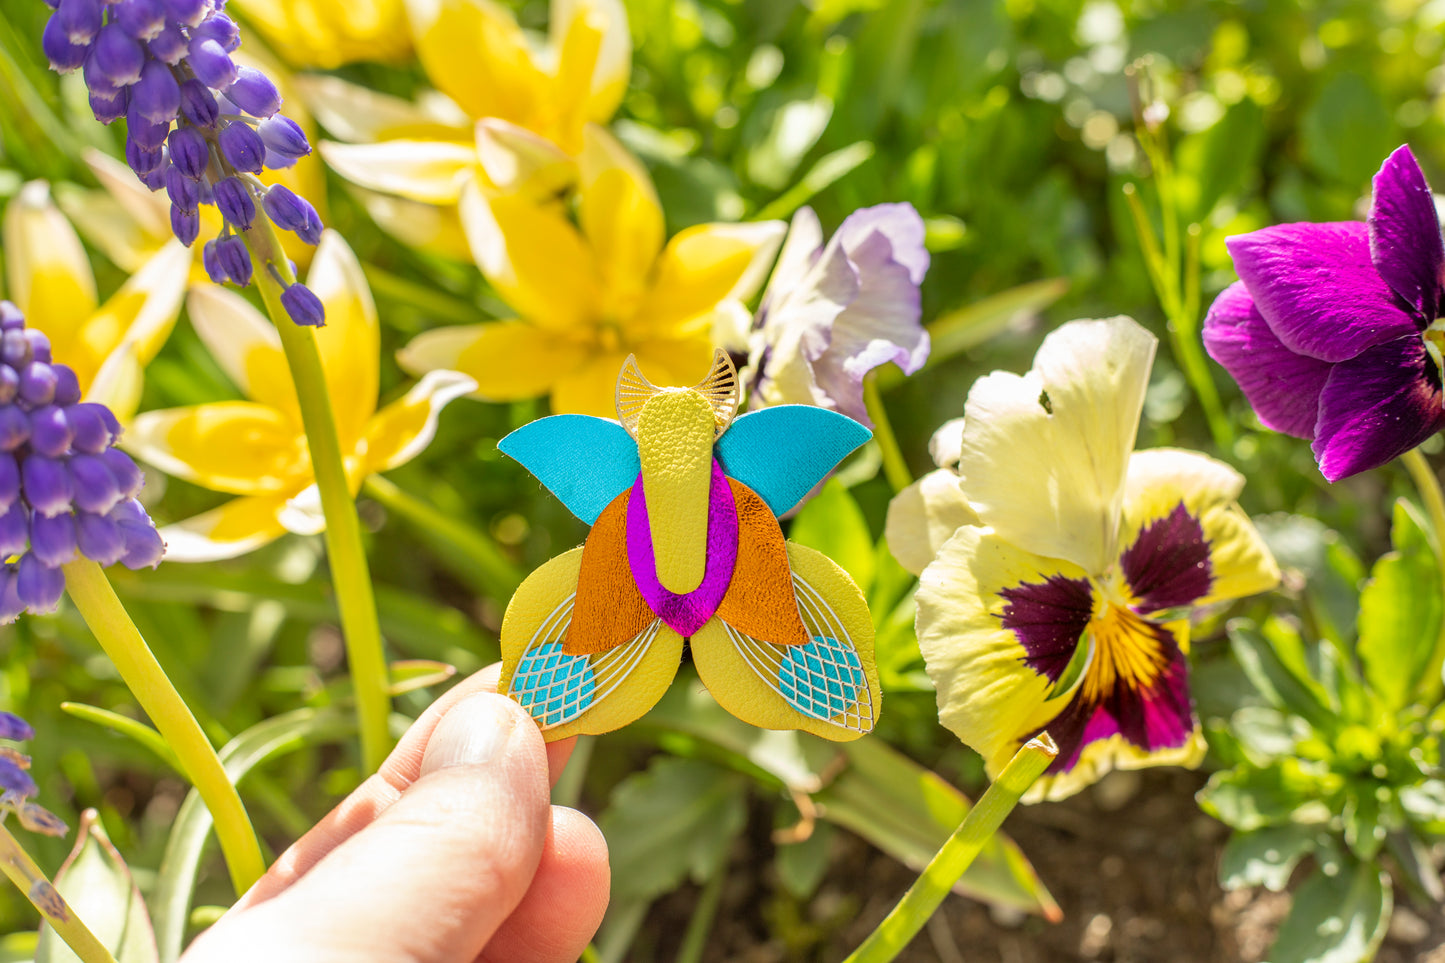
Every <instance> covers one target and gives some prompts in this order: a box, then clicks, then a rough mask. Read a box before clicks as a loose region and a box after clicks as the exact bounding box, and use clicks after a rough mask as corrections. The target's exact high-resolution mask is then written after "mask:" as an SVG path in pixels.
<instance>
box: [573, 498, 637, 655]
mask: <svg viewBox="0 0 1445 963" xmlns="http://www.w3.org/2000/svg"><path fill="white" fill-rule="evenodd" d="M631 497H632V492H631V490H628V491H625V492H623V493H622V494H621V495H618V496H617V497H616V498H615V499H613V501H612V504H611V505H608V506H607V509H606V511H604V512H603V513H602V514H601V515H600V516H598V518H597V524H596V525H593V526H592V531H591V532H589V533H588V535H587V542H586V544H584V545H583V546H582V568H581V570H580V572H579V573H578V576H577V601H576V602H575V603H574V607H573V609H572V625H571V626H570V627H569V628H568V629H567V644H566V645H565V646H564V647H563V651H565V652H566V653H567V654H568V655H582V654H584V653H594V652H606V651H607V650H608V649H611V648H615V647H617V646H619V645H621V644H623V643H624V642H630V641H632V640H633V639H634V638H636V637H637V634H638V633H639V632H641V631H642V630H643V629H645V628H646V627H647V626H648V624H649V623H651V622H652V620H653V619H655V618H657V616H656V615H655V614H654V613H653V611H652V609H650V608H649V607H648V605H647V603H646V602H645V601H643V599H642V595H641V593H639V592H638V591H637V582H636V581H635V580H634V579H633V577H632V569H631V568H630V567H629V566H628V564H627V503H628V499H630V498H631Z"/></svg>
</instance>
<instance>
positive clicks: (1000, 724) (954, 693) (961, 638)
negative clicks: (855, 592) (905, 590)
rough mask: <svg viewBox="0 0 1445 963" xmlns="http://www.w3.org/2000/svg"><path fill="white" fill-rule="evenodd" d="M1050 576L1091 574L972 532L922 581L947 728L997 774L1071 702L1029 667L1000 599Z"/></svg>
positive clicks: (924, 622) (921, 615) (929, 650)
mask: <svg viewBox="0 0 1445 963" xmlns="http://www.w3.org/2000/svg"><path fill="white" fill-rule="evenodd" d="M1050 577H1062V578H1065V579H1084V578H1085V574H1084V572H1083V570H1081V569H1080V568H1078V567H1077V566H1075V565H1072V564H1071V563H1069V562H1065V561H1061V560H1058V559H1048V558H1043V557H1041V556H1037V555H1032V554H1030V553H1028V552H1025V551H1023V550H1022V549H1019V548H1017V547H1015V546H1013V545H1010V544H1009V543H1008V542H1006V541H1004V540H1003V539H1001V538H999V537H998V536H997V535H995V534H993V533H992V532H990V531H988V529H984V528H976V527H969V526H966V527H964V528H961V529H959V530H958V532H957V533H956V534H955V535H954V536H953V537H952V538H950V539H949V540H948V541H947V542H945V543H944V544H943V547H942V548H941V549H940V551H939V554H938V558H937V559H936V560H935V561H934V562H933V563H932V564H930V565H929V566H928V567H927V568H925V569H924V570H923V575H922V577H921V578H920V580H919V587H918V595H917V603H918V618H917V624H918V645H919V648H920V650H921V651H922V652H923V659H924V663H925V664H926V666H927V669H928V675H929V677H930V678H931V679H932V680H933V684H934V686H935V688H936V689H937V693H938V713H939V716H938V717H939V721H940V722H941V723H943V725H944V726H945V727H946V728H947V729H949V730H951V731H952V732H953V733H954V734H955V735H957V736H958V737H959V738H960V739H962V740H963V741H964V742H965V743H966V744H968V745H970V746H972V747H973V748H974V749H976V750H977V751H978V752H979V754H980V755H982V756H983V758H984V762H985V764H986V765H987V767H988V771H989V772H990V773H997V772H998V771H999V770H1000V769H1001V768H1003V766H1004V764H1006V763H1007V762H1008V760H1009V759H1010V758H1011V757H1012V756H1013V754H1014V752H1015V751H1016V750H1017V749H1018V748H1019V745H1020V744H1021V741H1022V740H1023V739H1025V738H1027V737H1029V736H1031V735H1032V734H1033V733H1034V732H1036V731H1037V730H1038V729H1039V728H1040V727H1042V726H1043V725H1044V724H1045V723H1047V722H1048V721H1050V720H1052V719H1053V718H1054V716H1055V715H1057V713H1058V712H1059V711H1060V710H1061V709H1063V708H1064V706H1065V705H1066V704H1067V702H1068V698H1067V696H1061V697H1058V698H1054V699H1052V700H1050V699H1049V695H1050V692H1051V690H1052V689H1053V685H1054V683H1053V682H1052V681H1051V680H1050V679H1049V677H1048V676H1047V675H1046V674H1044V673H1042V672H1039V671H1036V670H1035V669H1033V668H1030V666H1029V665H1028V663H1026V662H1025V661H1024V659H1025V657H1026V656H1027V655H1028V652H1027V650H1025V648H1024V646H1023V645H1022V644H1021V643H1020V641H1019V639H1018V638H1017V637H1016V636H1015V635H1014V633H1013V632H1012V631H1011V630H1010V629H1007V628H1005V627H1004V621H1003V619H1004V608H1005V607H1006V605H1007V604H1008V603H1007V601H1006V600H1005V599H1004V598H1003V597H1002V596H1001V595H1000V594H999V593H1000V592H1001V591H1002V590H1004V589H1006V588H1012V587H1015V586H1018V585H1020V584H1023V583H1029V584H1038V583H1045V582H1047V580H1048V579H1049V578H1050ZM1065 661H1066V662H1067V659H1065Z"/></svg>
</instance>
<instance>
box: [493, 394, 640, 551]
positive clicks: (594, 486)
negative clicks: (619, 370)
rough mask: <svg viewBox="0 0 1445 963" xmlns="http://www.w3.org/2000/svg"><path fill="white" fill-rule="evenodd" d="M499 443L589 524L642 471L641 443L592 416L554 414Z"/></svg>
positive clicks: (629, 485) (509, 454) (610, 422)
mask: <svg viewBox="0 0 1445 963" xmlns="http://www.w3.org/2000/svg"><path fill="white" fill-rule="evenodd" d="M497 448H498V449H499V450H500V451H501V452H502V454H504V455H508V456H510V457H512V458H515V459H516V460H517V461H519V462H521V463H522V467H523V468H525V469H527V471H529V472H531V473H532V474H533V475H536V476H537V480H538V481H540V482H541V483H542V484H543V485H545V486H547V489H548V491H550V492H551V493H552V494H554V495H556V496H557V497H558V498H559V499H560V500H561V502H562V504H564V505H566V506H567V509H568V511H570V512H571V513H572V514H573V515H576V516H577V517H578V518H580V519H582V521H584V522H586V523H587V524H588V525H594V524H596V523H597V517H598V516H599V515H601V514H602V510H603V509H605V508H606V507H607V506H608V505H610V504H611V503H612V501H613V499H615V498H616V497H617V496H618V495H619V494H621V493H622V492H625V491H626V490H627V489H629V488H631V487H632V482H633V479H635V478H636V477H637V473H638V472H639V471H640V470H641V467H642V466H641V463H640V462H639V461H638V457H637V443H636V442H635V441H633V440H632V436H631V435H629V434H628V433H627V432H626V431H625V430H623V428H622V426H621V425H619V424H618V423H617V422H615V421H608V420H607V419H606V418H594V417H592V416H591V415H553V416H551V417H550V418H542V419H539V420H537V421H534V422H532V423H531V424H528V425H523V426H522V427H521V428H518V429H517V430H516V431H514V432H512V433H511V434H510V435H508V436H507V437H505V438H503V439H502V440H501V441H499V442H497Z"/></svg>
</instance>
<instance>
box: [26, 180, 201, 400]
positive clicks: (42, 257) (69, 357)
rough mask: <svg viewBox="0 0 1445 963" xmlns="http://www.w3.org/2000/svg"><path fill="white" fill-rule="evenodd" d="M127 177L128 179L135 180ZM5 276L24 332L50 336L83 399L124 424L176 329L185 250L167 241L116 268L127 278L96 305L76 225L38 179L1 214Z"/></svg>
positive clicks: (57, 356) (183, 284)
mask: <svg viewBox="0 0 1445 963" xmlns="http://www.w3.org/2000/svg"><path fill="white" fill-rule="evenodd" d="M134 176H135V175H134V174H132V175H131V177H132V178H134ZM4 241H5V269H6V270H5V275H6V281H7V282H8V288H9V292H10V299H11V300H12V301H14V302H15V304H16V305H17V306H18V307H19V308H20V310H21V312H22V313H23V314H24V315H25V317H26V320H27V323H28V325H29V327H31V328H35V329H38V330H40V331H42V332H44V333H45V336H46V337H47V338H49V339H50V345H51V350H52V354H53V356H54V358H55V360H56V361H59V362H61V363H63V364H67V365H69V366H70V367H71V368H73V369H74V370H75V375H76V378H77V379H78V380H79V381H80V387H81V390H82V391H84V392H85V396H86V398H87V399H88V400H90V401H99V402H102V403H104V404H106V405H109V406H110V408H111V410H112V411H114V412H115V413H116V417H118V418H120V419H121V421H125V420H127V419H128V418H129V416H130V415H132V414H133V413H134V412H135V408H136V405H137V404H138V403H139V401H140V391H141V380H142V372H143V369H144V367H145V365H146V364H147V363H148V362H149V361H150V360H151V359H152V358H154V357H155V355H156V352H157V351H159V350H160V349H161V345H163V344H165V341H166V338H167V337H169V336H170V333H171V329H172V328H174V327H175V324H176V317H177V315H179V314H180V309H181V299H182V297H183V296H184V294H185V288H186V277H187V268H188V266H189V264H190V261H191V253H190V252H189V251H187V250H186V249H185V247H184V246H182V244H181V242H180V241H177V240H176V239H175V238H171V240H170V241H169V242H168V243H165V244H160V245H157V246H156V247H155V248H154V249H153V250H151V251H149V252H148V253H147V254H146V256H145V257H142V258H137V259H136V260H135V261H134V262H133V263H131V264H126V265H123V266H124V267H127V268H130V269H132V270H133V274H132V275H131V277H130V279H129V280H128V281H126V282H125V284H123V285H122V286H121V288H120V290H118V291H117V292H116V293H115V294H114V295H112V296H111V297H110V299H109V300H107V301H106V302H105V303H104V304H101V303H100V301H99V298H98V296H97V293H96V285H95V275H94V274H93V273H92V272H91V269H90V261H89V260H88V259H87V258H86V255H85V249H84V248H83V247H82V246H81V243H80V238H79V237H78V236H77V235H76V233H75V228H73V227H71V225H70V222H69V221H67V220H66V219H65V215H63V214H62V213H61V212H60V209H59V208H58V207H56V206H55V204H54V202H53V201H52V200H51V198H50V188H49V185H47V184H46V183H45V182H44V181H32V182H30V183H29V184H26V185H25V186H24V187H22V188H21V189H20V192H19V193H18V194H17V195H16V196H15V198H14V200H12V201H11V202H10V204H9V206H8V207H7V208H6V210H5V218H4Z"/></svg>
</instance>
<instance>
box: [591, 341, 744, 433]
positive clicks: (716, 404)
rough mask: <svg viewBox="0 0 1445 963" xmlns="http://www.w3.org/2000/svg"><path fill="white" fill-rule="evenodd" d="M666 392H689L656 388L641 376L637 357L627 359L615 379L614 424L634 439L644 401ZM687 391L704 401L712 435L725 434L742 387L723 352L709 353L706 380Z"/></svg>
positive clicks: (717, 350)
mask: <svg viewBox="0 0 1445 963" xmlns="http://www.w3.org/2000/svg"><path fill="white" fill-rule="evenodd" d="M668 390H673V391H678V390H689V389H677V388H673V389H668V388H659V387H658V386H657V385H655V384H653V383H652V382H650V381H648V380H647V378H646V376H644V375H643V373H642V369H641V368H640V367H639V366H638V364H637V356H636V355H631V354H630V355H628V356H627V360H626V361H625V362H624V363H623V365H622V371H621V373H619V374H618V376H617V420H618V421H619V422H620V423H621V424H622V427H623V428H625V429H627V433H628V434H629V435H631V436H632V437H633V438H636V437H637V419H638V418H639V417H641V416H642V407H643V405H645V404H647V402H648V399H650V398H652V397H653V396H654V395H657V394H660V393H661V392H663V391H668ZM690 390H692V391H696V392H697V393H698V394H700V395H702V396H703V397H704V398H706V399H707V403H708V404H709V405H710V406H711V407H712V410H713V420H714V421H715V422H716V430H715V435H721V434H722V433H723V432H724V431H727V429H728V426H729V425H731V424H732V423H733V419H734V418H735V417H737V413H738V405H739V404H740V403H741V401H742V387H741V385H740V384H739V381H738V370H737V368H736V367H734V366H733V362H732V359H731V358H729V357H728V353H727V352H726V351H723V350H722V349H721V348H719V349H716V350H715V351H714V352H713V356H712V368H711V369H710V370H709V371H708V374H707V377H706V378H704V379H702V381H700V382H698V383H697V384H696V385H694V386H693V387H692V388H691V389H690Z"/></svg>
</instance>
